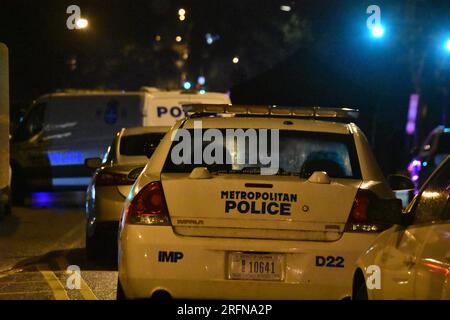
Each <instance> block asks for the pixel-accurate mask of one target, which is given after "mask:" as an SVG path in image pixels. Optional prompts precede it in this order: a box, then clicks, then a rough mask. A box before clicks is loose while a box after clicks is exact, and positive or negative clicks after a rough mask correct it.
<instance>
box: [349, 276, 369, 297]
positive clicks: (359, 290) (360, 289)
mask: <svg viewBox="0 0 450 320" xmlns="http://www.w3.org/2000/svg"><path fill="white" fill-rule="evenodd" d="M353 300H369V297H368V294H367V287H366V283H365V281H361V280H360V281H358V282H357V284H356V286H355V292H353Z"/></svg>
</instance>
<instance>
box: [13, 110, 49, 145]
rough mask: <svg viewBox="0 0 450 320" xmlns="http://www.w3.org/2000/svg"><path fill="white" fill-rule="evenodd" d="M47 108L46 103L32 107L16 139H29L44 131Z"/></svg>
mask: <svg viewBox="0 0 450 320" xmlns="http://www.w3.org/2000/svg"><path fill="white" fill-rule="evenodd" d="M45 108H46V104H45V103H38V104H36V105H34V106H33V107H32V109H31V110H30V112H29V113H28V114H27V115H26V116H25V118H24V120H23V122H22V123H21V124H20V125H19V128H18V130H17V133H16V137H15V140H18V141H24V140H28V139H30V138H32V137H33V136H35V135H37V134H38V133H40V132H41V131H42V129H43V128H44V114H45Z"/></svg>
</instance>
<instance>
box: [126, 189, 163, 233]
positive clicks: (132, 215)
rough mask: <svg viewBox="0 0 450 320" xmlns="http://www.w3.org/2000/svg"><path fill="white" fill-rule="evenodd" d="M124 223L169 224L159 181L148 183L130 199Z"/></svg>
mask: <svg viewBox="0 0 450 320" xmlns="http://www.w3.org/2000/svg"><path fill="white" fill-rule="evenodd" d="M126 223H129V224H146V225H158V226H167V225H170V219H169V212H168V210H167V205H166V200H165V198H164V192H163V188H162V185H161V182H159V181H156V182H152V183H149V184H148V185H146V186H145V187H144V188H142V189H141V191H139V192H138V194H137V195H136V196H135V197H134V198H133V200H131V203H130V205H129V206H128V209H127V212H126Z"/></svg>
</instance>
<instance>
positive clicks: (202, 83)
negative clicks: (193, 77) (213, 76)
mask: <svg viewBox="0 0 450 320" xmlns="http://www.w3.org/2000/svg"><path fill="white" fill-rule="evenodd" d="M205 82H206V79H205V77H204V76H200V77H198V79H197V83H198V84H199V85H201V86H203V85H204V84H205Z"/></svg>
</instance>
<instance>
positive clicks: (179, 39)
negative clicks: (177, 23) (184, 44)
mask: <svg viewBox="0 0 450 320" xmlns="http://www.w3.org/2000/svg"><path fill="white" fill-rule="evenodd" d="M181 40H183V39H182V38H181V36H176V37H175V41H176V42H181Z"/></svg>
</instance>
